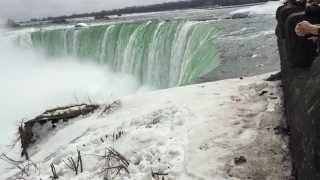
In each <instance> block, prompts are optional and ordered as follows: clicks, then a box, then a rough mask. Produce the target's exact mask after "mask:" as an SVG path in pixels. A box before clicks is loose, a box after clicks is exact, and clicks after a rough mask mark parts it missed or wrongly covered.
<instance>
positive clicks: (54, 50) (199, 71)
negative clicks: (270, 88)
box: [21, 20, 220, 88]
mask: <svg viewBox="0 0 320 180" xmlns="http://www.w3.org/2000/svg"><path fill="white" fill-rule="evenodd" d="M218 32H219V31H218V28H216V27H215V26H214V24H213V23H212V22H203V21H186V20H173V21H160V20H153V21H143V22H133V23H115V24H108V25H99V26H90V27H88V28H81V29H75V28H69V29H57V30H47V31H37V32H33V33H30V34H29V35H28V36H30V37H29V38H21V39H30V40H29V41H31V42H30V43H29V44H31V47H32V48H35V49H38V50H41V51H43V52H44V53H45V54H47V55H49V56H75V57H77V58H78V59H83V60H85V59H93V60H95V61H96V62H97V63H101V64H108V65H109V66H110V67H111V69H112V70H114V71H116V72H122V73H129V74H132V75H133V76H134V77H136V78H137V79H138V80H139V81H140V83H141V84H146V85H151V86H153V87H157V88H167V87H173V86H178V85H183V84H188V83H191V82H192V81H193V80H195V79H196V78H199V77H201V76H202V75H204V74H205V73H207V72H209V71H211V70H213V69H214V68H215V67H217V66H218V65H219V62H220V59H219V52H218V50H217V49H216V48H215V44H214V43H215V41H214V40H215V38H216V36H217V34H218ZM21 44H28V43H21Z"/></svg>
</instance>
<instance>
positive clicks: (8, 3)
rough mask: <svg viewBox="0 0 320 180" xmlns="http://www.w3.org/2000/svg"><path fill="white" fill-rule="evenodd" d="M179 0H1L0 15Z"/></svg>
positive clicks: (68, 11)
mask: <svg viewBox="0 0 320 180" xmlns="http://www.w3.org/2000/svg"><path fill="white" fill-rule="evenodd" d="M168 1H177V0H0V17H2V18H4V19H5V18H12V19H16V20H26V19H30V18H33V17H47V16H57V15H62V14H72V13H81V12H91V11H99V10H110V9H115V8H122V7H128V6H137V5H146V4H155V3H162V2H168Z"/></svg>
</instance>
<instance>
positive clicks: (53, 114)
mask: <svg viewBox="0 0 320 180" xmlns="http://www.w3.org/2000/svg"><path fill="white" fill-rule="evenodd" d="M98 108H99V105H96V104H78V105H72V106H65V107H58V108H54V109H50V110H47V111H45V112H44V113H42V114H41V115H39V116H37V117H36V118H34V119H31V120H29V121H27V122H25V123H24V124H25V126H31V127H32V126H33V125H34V124H35V123H39V124H41V125H43V124H46V123H47V122H51V123H52V124H55V123H57V122H59V121H60V120H63V121H68V120H69V119H72V118H76V117H78V116H81V115H87V114H89V113H92V112H94V111H95V110H96V109H98Z"/></svg>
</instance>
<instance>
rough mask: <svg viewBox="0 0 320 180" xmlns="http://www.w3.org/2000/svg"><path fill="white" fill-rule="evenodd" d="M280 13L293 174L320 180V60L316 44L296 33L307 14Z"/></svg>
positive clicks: (298, 176)
mask: <svg viewBox="0 0 320 180" xmlns="http://www.w3.org/2000/svg"><path fill="white" fill-rule="evenodd" d="M282 8H283V7H282ZM283 9H284V8H283ZM280 11H281V10H279V12H278V13H279V14H278V15H279V18H280V17H281V18H282V19H284V20H282V22H281V19H278V27H277V37H278V47H279V52H280V59H281V70H282V84H283V90H284V105H285V114H286V117H287V121H288V126H289V129H290V150H291V156H292V163H293V167H294V171H293V172H294V175H295V177H296V178H297V180H320V58H319V57H316V56H317V54H316V46H315V43H314V42H312V41H310V40H306V39H305V38H304V39H303V38H299V37H297V36H296V35H295V33H294V30H293V29H294V27H295V25H296V24H297V23H298V22H300V21H301V20H302V19H307V17H305V15H304V12H303V11H299V10H298V11H295V12H294V11H293V10H292V9H291V11H292V12H291V13H289V15H286V16H287V17H283V16H285V15H284V14H286V13H282V14H281V12H280ZM314 59H315V60H314Z"/></svg>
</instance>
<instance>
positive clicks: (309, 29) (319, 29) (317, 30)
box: [295, 21, 320, 36]
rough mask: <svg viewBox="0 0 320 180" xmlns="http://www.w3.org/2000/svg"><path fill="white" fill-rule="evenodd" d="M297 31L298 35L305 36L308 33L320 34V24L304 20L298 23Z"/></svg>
mask: <svg viewBox="0 0 320 180" xmlns="http://www.w3.org/2000/svg"><path fill="white" fill-rule="evenodd" d="M295 31H296V34H297V35H298V36H305V35H306V34H312V35H315V36H320V26H319V25H314V24H311V23H310V22H308V21H302V22H300V23H299V24H297V25H296V28H295Z"/></svg>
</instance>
